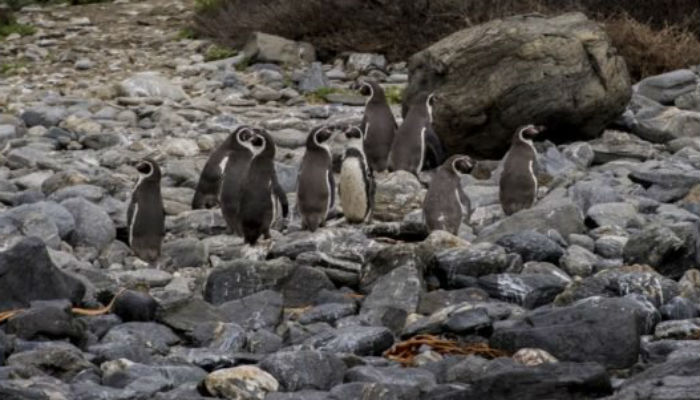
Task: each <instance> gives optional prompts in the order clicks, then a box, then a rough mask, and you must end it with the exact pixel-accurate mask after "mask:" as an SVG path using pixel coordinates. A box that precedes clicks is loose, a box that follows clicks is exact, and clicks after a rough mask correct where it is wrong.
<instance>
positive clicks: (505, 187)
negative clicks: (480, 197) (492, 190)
mask: <svg viewBox="0 0 700 400" xmlns="http://www.w3.org/2000/svg"><path fill="white" fill-rule="evenodd" d="M544 129H545V128H544V127H542V126H534V125H526V126H522V127H520V128H518V130H517V131H516V132H515V135H514V136H513V141H512V143H511V145H510V149H509V150H508V153H507V154H506V156H505V160H504V162H503V172H501V179H500V181H499V192H498V195H499V200H500V202H501V207H503V212H504V213H505V214H506V215H511V214H514V213H516V212H518V211H520V210H523V209H526V208H530V207H532V205H533V204H535V201H536V200H537V176H536V175H535V170H534V167H535V162H536V161H537V151H536V150H535V146H534V145H533V144H532V139H533V138H534V137H536V136H537V135H538V134H539V133H540V132H542V131H544Z"/></svg>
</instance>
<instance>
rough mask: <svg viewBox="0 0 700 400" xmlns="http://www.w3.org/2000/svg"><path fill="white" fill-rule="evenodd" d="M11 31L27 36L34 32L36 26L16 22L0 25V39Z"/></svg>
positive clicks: (11, 32)
mask: <svg viewBox="0 0 700 400" xmlns="http://www.w3.org/2000/svg"><path fill="white" fill-rule="evenodd" d="M13 33H17V34H19V35H20V36H29V35H33V34H35V33H36V28H34V27H33V26H31V25H24V24H18V23H16V22H11V23H9V24H7V25H0V39H4V38H5V37H7V36H10V35H12V34H13Z"/></svg>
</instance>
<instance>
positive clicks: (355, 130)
mask: <svg viewBox="0 0 700 400" xmlns="http://www.w3.org/2000/svg"><path fill="white" fill-rule="evenodd" d="M344 135H345V137H346V139H347V145H346V148H345V152H344V154H343V162H342V164H341V167H340V182H339V183H338V197H339V198H340V205H341V206H342V207H343V214H344V215H345V219H346V220H347V221H348V222H350V223H361V222H365V221H368V220H369V219H370V218H371V215H372V209H373V208H374V191H375V185H374V174H373V171H372V167H371V166H370V165H369V162H368V161H367V157H366V156H365V152H364V151H363V144H362V130H360V128H359V127H357V126H350V127H348V128H347V129H346V130H345V132H344Z"/></svg>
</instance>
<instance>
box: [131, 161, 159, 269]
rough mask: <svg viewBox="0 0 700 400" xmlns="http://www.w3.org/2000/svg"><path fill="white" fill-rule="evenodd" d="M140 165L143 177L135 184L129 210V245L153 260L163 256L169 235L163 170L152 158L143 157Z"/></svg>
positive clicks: (145, 258)
mask: <svg viewBox="0 0 700 400" xmlns="http://www.w3.org/2000/svg"><path fill="white" fill-rule="evenodd" d="M136 169H137V170H138V172H139V180H138V182H137V183H136V186H134V191H133V192H132V194H131V201H130V202H129V207H128V208H127V211H126V221H127V225H128V226H127V228H128V232H129V246H130V247H131V249H132V250H133V251H134V253H135V254H136V255H137V256H138V257H139V258H141V259H143V260H145V261H148V262H153V261H156V260H157V259H158V257H160V250H161V244H162V242H163V237H164V236H165V210H164V209H163V198H162V196H161V193H160V178H161V172H160V167H158V164H157V163H156V162H155V161H154V160H153V159H150V158H145V159H143V160H142V161H141V162H140V163H139V164H138V165H137V166H136Z"/></svg>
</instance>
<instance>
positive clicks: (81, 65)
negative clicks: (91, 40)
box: [75, 58, 95, 71]
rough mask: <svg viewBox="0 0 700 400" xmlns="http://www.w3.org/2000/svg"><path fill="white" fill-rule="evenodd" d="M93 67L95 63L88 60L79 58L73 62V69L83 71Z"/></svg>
mask: <svg viewBox="0 0 700 400" xmlns="http://www.w3.org/2000/svg"><path fill="white" fill-rule="evenodd" d="M94 66H95V63H94V62H93V61H92V60H90V59H89V58H81V59H79V60H78V61H76V62H75V69H77V70H80V71H85V70H88V69H91V68H93V67H94Z"/></svg>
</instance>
